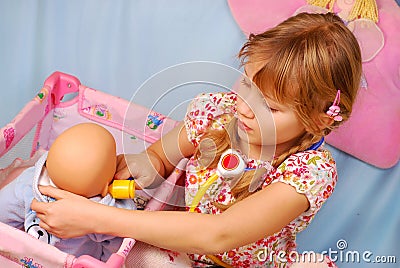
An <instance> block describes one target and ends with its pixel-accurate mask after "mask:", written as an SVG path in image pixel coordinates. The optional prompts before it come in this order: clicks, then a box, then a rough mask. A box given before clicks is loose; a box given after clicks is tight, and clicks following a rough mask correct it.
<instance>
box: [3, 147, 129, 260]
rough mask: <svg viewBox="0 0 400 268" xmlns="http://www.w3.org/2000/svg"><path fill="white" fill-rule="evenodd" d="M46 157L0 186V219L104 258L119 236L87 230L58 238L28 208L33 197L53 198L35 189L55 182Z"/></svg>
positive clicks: (115, 202)
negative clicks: (80, 233)
mask: <svg viewBox="0 0 400 268" xmlns="http://www.w3.org/2000/svg"><path fill="white" fill-rule="evenodd" d="M46 159H47V152H46V153H44V154H43V155H42V156H41V158H40V159H39V160H38V161H37V162H36V163H35V166H33V167H29V168H27V169H25V170H24V171H23V172H22V173H21V174H20V175H19V176H18V177H17V178H16V179H14V180H13V181H12V182H10V183H9V184H8V185H6V186H5V187H4V188H2V189H1V191H0V221H1V222H3V223H6V224H8V225H10V226H13V227H15V228H18V229H24V230H25V231H26V232H27V233H29V234H30V235H32V236H33V237H36V238H38V239H39V240H41V241H44V242H46V243H48V244H50V245H53V246H55V247H57V248H58V249H60V250H61V251H63V252H66V253H69V254H71V255H74V256H76V257H78V256H80V255H90V256H92V257H94V258H97V259H99V260H101V261H106V260H107V259H108V258H109V257H110V255H111V254H112V253H114V252H116V251H117V250H118V249H119V247H120V245H121V242H122V238H120V237H115V236H110V235H102V234H88V235H85V236H81V237H77V238H71V239H61V238H58V237H56V236H54V235H52V234H49V233H48V232H47V231H46V230H45V229H43V228H41V227H40V226H39V221H40V220H39V218H37V216H36V212H35V211H33V210H31V208H30V205H31V203H32V200H33V198H36V199H37V200H38V201H42V202H52V201H53V199H52V198H49V197H47V196H45V195H42V194H41V193H40V192H39V189H38V185H52V186H54V184H53V183H52V181H51V179H50V178H49V176H48V175H47V170H46V168H45V167H44V164H45V163H46ZM90 199H91V200H92V201H94V202H98V203H101V204H104V205H108V206H113V207H118V208H125V209H136V206H135V203H134V202H133V201H132V200H131V199H126V200H119V199H114V198H112V197H111V195H110V194H107V195H106V196H105V197H103V198H102V197H100V196H95V197H92V198H90ZM82 220H90V219H82Z"/></svg>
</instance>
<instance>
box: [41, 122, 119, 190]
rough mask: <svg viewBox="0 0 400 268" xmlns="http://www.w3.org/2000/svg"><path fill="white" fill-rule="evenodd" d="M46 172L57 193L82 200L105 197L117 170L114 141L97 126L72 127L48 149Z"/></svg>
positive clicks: (87, 124)
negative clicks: (62, 191)
mask: <svg viewBox="0 0 400 268" xmlns="http://www.w3.org/2000/svg"><path fill="white" fill-rule="evenodd" d="M46 168H47V171H48V174H49V176H50V178H51V180H52V181H53V182H54V184H55V185H56V186H57V187H59V188H60V189H63V190H67V191H70V192H73V193H75V194H79V195H82V196H85V197H93V196H96V195H102V196H105V195H106V194H107V186H108V185H109V183H110V182H111V180H112V179H113V177H114V173H115V169H116V146H115V140H114V138H113V136H112V135H111V133H110V132H108V131H107V130H106V129H105V128H103V127H101V126H100V125H97V124H93V123H83V124H78V125H75V126H73V127H71V128H69V129H67V130H66V131H64V132H63V133H61V134H60V135H59V136H58V137H57V138H56V140H55V141H54V143H53V144H52V145H51V147H50V150H49V153H48V157H47V160H46Z"/></svg>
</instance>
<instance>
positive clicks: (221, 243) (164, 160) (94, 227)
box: [32, 13, 361, 267]
mask: <svg viewBox="0 0 400 268" xmlns="http://www.w3.org/2000/svg"><path fill="white" fill-rule="evenodd" d="M239 57H240V59H241V60H242V62H243V66H244V70H245V74H246V76H244V77H243V79H242V81H241V85H239V86H238V88H236V89H235V92H232V93H225V94H204V95H201V96H199V97H197V98H196V99H194V100H193V102H192V103H191V105H190V106H189V109H188V112H187V115H186V117H185V119H184V122H183V123H182V124H180V125H179V126H178V127H177V128H175V129H174V130H172V131H171V132H169V133H168V134H166V135H165V136H164V137H163V138H162V140H160V141H158V142H156V143H154V144H153V145H151V146H150V147H149V148H148V149H147V150H146V152H145V153H142V154H139V155H121V156H119V157H118V168H117V170H118V171H117V173H116V175H115V178H118V179H126V178H128V177H130V176H134V177H135V178H136V180H137V183H138V184H139V185H141V187H147V186H149V185H151V184H156V183H157V181H158V180H159V179H156V178H159V177H165V176H168V174H169V173H170V172H172V170H173V168H174V165H176V163H177V162H178V161H179V160H180V159H181V158H182V157H188V158H190V160H189V161H188V164H187V168H186V176H187V177H186V185H185V187H186V194H185V195H186V196H185V200H186V205H187V206H188V207H191V206H192V205H193V204H194V199H195V198H197V197H196V195H197V193H198V192H199V189H200V188H201V187H202V186H203V185H204V184H205V183H206V182H207V180H209V179H210V178H211V177H212V176H213V175H214V174H216V172H217V171H216V167H217V163H218V161H219V159H220V156H221V154H223V153H224V152H225V151H226V149H228V148H231V147H233V148H234V149H236V150H237V151H238V152H239V153H240V154H241V158H242V159H243V160H244V162H245V164H246V171H245V172H244V173H243V175H242V176H241V178H240V179H239V180H238V181H237V182H235V183H233V182H232V181H230V180H227V179H224V178H223V177H221V176H219V177H218V179H216V180H215V182H214V183H212V184H211V185H210V186H209V188H208V189H207V190H206V191H205V193H204V194H203V195H202V196H201V199H200V202H199V203H198V204H195V205H194V211H195V212H196V213H189V212H182V211H174V212H172V211H157V212H148V211H128V210H122V209H117V208H111V207H106V206H101V205H98V204H96V203H94V202H89V201H87V200H86V199H84V198H81V197H79V196H76V195H73V194H70V193H67V192H64V191H61V190H59V189H53V188H51V187H43V188H41V191H42V192H43V193H44V194H46V195H49V196H52V197H55V198H56V199H57V200H58V201H56V202H52V203H49V204H45V203H40V202H37V201H33V203H32V209H33V210H35V211H37V213H38V215H39V217H40V219H41V226H42V227H43V228H45V229H47V230H48V231H49V232H51V233H54V234H56V235H57V236H60V237H66V238H67V237H76V236H80V235H84V234H87V233H105V234H112V235H117V236H122V237H133V238H135V239H137V240H140V241H143V242H145V243H148V244H151V245H154V246H157V247H160V248H165V249H169V250H173V251H180V252H185V253H188V254H189V257H190V259H191V261H192V265H193V266H206V265H215V264H217V265H221V266H225V267H260V266H262V267H268V266H273V267H277V266H286V265H288V266H290V265H291V264H292V263H294V262H297V261H299V260H296V258H295V257H294V256H295V255H296V254H294V253H296V252H295V251H296V241H295V239H296V234H297V233H298V232H300V231H302V230H304V229H305V228H306V227H307V226H308V224H309V223H310V221H311V220H312V218H313V217H314V216H315V215H316V213H317V212H318V211H319V210H320V208H321V206H322V205H323V203H324V202H325V201H326V200H327V198H329V196H330V195H331V194H332V192H333V190H334V187H335V184H336V180H337V172H336V166H335V161H334V160H333V159H332V156H331V154H330V152H329V151H327V150H326V149H323V148H322V146H320V144H321V143H323V137H324V136H325V135H327V134H329V132H330V131H331V130H332V129H333V128H335V127H337V126H339V125H340V124H341V123H343V122H344V121H346V120H347V119H348V118H349V116H350V113H351V109H352V105H353V102H354V99H355V97H356V94H357V89H358V87H359V83H360V77H361V55H360V49H359V46H358V43H357V40H356V39H355V37H354V36H353V34H352V33H351V32H350V31H349V30H348V29H347V28H346V26H345V25H344V24H343V22H342V21H341V20H340V19H339V18H338V17H337V16H335V15H334V14H332V13H328V14H305V13H302V14H299V15H296V16H294V17H291V18H289V19H288V20H286V21H284V22H282V23H281V24H279V25H277V26H276V27H274V28H272V29H270V30H268V31H266V32H264V33H262V34H258V35H250V37H249V40H248V41H247V42H246V43H245V44H244V46H243V47H242V49H241V51H240V52H239ZM257 88H258V89H259V91H260V92H259V91H258V90H257ZM260 170H261V171H263V172H261V174H260V172H259V171H260ZM218 174H219V173H218ZM105 215H106V216H105ZM83 218H90V219H91V220H90V221H82V220H80V219H83ZM263 254H264V255H263ZM261 255H262V256H261ZM265 255H268V258H266V257H265ZM330 265H331V266H333V265H334V264H332V263H331V264H330Z"/></svg>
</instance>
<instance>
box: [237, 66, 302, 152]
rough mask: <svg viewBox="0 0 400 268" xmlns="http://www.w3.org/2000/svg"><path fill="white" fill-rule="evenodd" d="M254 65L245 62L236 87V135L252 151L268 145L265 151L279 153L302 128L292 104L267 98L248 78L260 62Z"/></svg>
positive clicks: (299, 135)
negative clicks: (289, 105)
mask: <svg viewBox="0 0 400 268" xmlns="http://www.w3.org/2000/svg"><path fill="white" fill-rule="evenodd" d="M257 67H258V66H257V64H247V65H246V68H245V70H246V71H245V72H246V74H247V77H245V76H243V78H242V81H241V82H240V85H238V87H237V90H236V92H237V96H238V98H237V107H236V109H237V117H238V135H239V138H240V139H241V140H242V141H245V142H246V143H248V145H249V148H250V150H253V152H254V151H255V150H260V149H261V148H267V151H269V153H267V154H268V155H271V150H275V153H272V155H273V154H275V155H277V156H278V155H280V154H281V153H283V152H284V151H286V150H288V149H289V148H291V147H292V146H294V145H296V144H297V142H298V140H299V139H300V137H301V136H302V135H303V134H304V133H305V128H304V126H303V125H302V124H301V122H300V120H299V119H298V118H297V116H296V114H295V112H294V111H293V110H292V109H291V108H289V107H288V106H285V105H284V104H281V103H278V102H277V101H274V100H272V99H269V98H266V97H265V96H264V95H263V94H262V93H261V91H260V90H259V89H258V88H257V86H256V85H255V84H254V83H252V82H251V81H252V78H253V76H254V74H255V73H256V71H257V70H259V68H260V67H261V66H260V67H259V68H257ZM275 146H276V147H275ZM271 148H273V149H271ZM255 152H258V151H255Z"/></svg>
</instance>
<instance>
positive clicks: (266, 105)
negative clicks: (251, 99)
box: [264, 101, 279, 113]
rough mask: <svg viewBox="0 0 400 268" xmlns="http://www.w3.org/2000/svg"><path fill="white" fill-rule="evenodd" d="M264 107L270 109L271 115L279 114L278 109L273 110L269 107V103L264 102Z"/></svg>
mask: <svg viewBox="0 0 400 268" xmlns="http://www.w3.org/2000/svg"><path fill="white" fill-rule="evenodd" d="M264 105H265V107H266V108H267V109H269V110H270V111H271V113H275V112H278V111H279V110H278V109H275V108H272V107H271V106H269V105H268V103H267V101H264Z"/></svg>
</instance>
